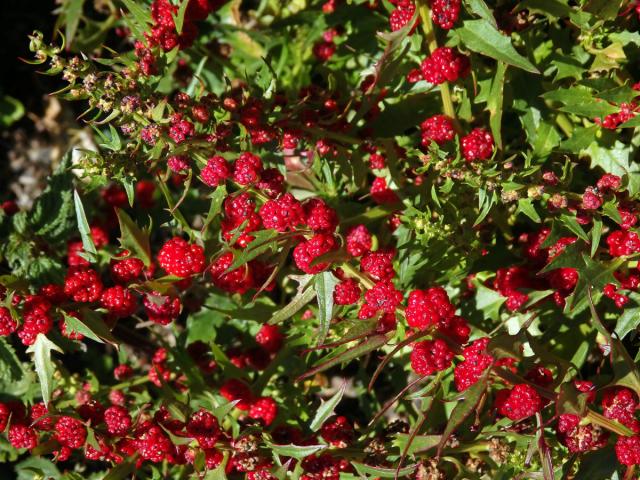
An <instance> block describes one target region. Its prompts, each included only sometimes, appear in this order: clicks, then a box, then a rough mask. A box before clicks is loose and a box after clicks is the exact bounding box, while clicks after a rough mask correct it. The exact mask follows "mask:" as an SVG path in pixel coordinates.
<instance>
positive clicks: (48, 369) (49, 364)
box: [27, 333, 63, 404]
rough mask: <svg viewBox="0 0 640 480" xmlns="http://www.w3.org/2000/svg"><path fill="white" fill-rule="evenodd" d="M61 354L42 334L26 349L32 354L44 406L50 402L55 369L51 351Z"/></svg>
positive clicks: (58, 348)
mask: <svg viewBox="0 0 640 480" xmlns="http://www.w3.org/2000/svg"><path fill="white" fill-rule="evenodd" d="M52 350H55V351H56V352H60V353H63V352H62V350H61V349H60V347H58V346H57V345H56V344H55V343H53V342H52V341H51V340H49V339H48V338H47V336H46V335H44V334H43V333H39V334H38V336H37V337H36V341H35V343H34V344H33V345H31V346H30V347H29V348H28V349H27V352H28V353H32V354H33V361H34V363H35V368H36V373H37V374H38V380H39V381H40V390H41V392H42V401H43V402H44V403H45V404H48V403H49V400H51V392H52V391H53V373H54V372H55V367H54V365H53V360H52V359H51V351H52Z"/></svg>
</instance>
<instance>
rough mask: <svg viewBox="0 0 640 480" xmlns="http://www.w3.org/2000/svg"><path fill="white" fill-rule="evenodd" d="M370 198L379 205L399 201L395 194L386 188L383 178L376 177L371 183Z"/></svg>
mask: <svg viewBox="0 0 640 480" xmlns="http://www.w3.org/2000/svg"><path fill="white" fill-rule="evenodd" d="M371 198H373V201H374V202H376V203H378V204H381V205H382V204H386V203H397V202H399V201H400V199H399V198H398V195H397V194H396V192H394V191H393V190H391V189H390V188H389V187H387V181H386V180H385V179H384V178H383V177H376V178H375V180H374V181H373V182H372V183H371Z"/></svg>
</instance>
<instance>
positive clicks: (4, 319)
mask: <svg viewBox="0 0 640 480" xmlns="http://www.w3.org/2000/svg"><path fill="white" fill-rule="evenodd" d="M16 328H18V322H17V321H16V320H14V318H13V317H12V316H11V312H10V311H9V309H8V308H6V307H0V337H6V336H7V335H10V334H12V333H13V332H15V331H16Z"/></svg>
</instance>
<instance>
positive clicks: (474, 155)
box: [461, 128, 493, 162]
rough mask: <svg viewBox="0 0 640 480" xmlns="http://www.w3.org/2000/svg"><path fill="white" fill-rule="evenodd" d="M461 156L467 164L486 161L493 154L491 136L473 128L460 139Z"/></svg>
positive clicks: (486, 132)
mask: <svg viewBox="0 0 640 480" xmlns="http://www.w3.org/2000/svg"><path fill="white" fill-rule="evenodd" d="M461 143H462V154H463V155H464V158H465V160H466V161H467V162H472V161H474V160H487V159H489V158H491V155H492V154H493V135H491V133H489V132H488V131H486V130H485V129H483V128H474V129H473V130H472V131H471V133H469V135H467V136H465V137H462V141H461Z"/></svg>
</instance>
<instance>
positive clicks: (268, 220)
mask: <svg viewBox="0 0 640 480" xmlns="http://www.w3.org/2000/svg"><path fill="white" fill-rule="evenodd" d="M259 215H260V218H261V219H262V223H263V224H264V226H265V228H272V229H274V230H276V231H278V232H284V231H286V230H294V229H295V228H296V227H297V226H298V225H301V224H303V223H304V221H305V215H304V209H303V207H302V204H301V203H300V202H299V201H298V200H296V199H295V197H294V196H293V195H291V194H290V193H285V194H284V195H282V196H280V197H279V198H277V199H275V200H267V202H266V203H265V204H264V205H262V207H260V211H259Z"/></svg>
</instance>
